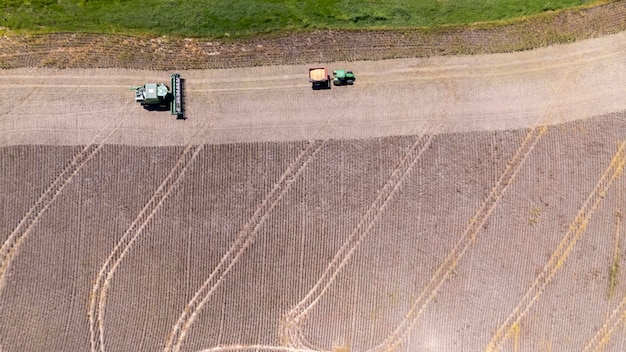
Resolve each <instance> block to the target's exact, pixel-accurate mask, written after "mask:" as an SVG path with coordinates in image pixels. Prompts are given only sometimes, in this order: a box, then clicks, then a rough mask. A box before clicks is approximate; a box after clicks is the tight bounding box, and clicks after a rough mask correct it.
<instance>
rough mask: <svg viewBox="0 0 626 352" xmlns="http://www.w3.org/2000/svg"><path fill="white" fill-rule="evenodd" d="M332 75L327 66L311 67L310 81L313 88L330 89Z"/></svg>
mask: <svg viewBox="0 0 626 352" xmlns="http://www.w3.org/2000/svg"><path fill="white" fill-rule="evenodd" d="M330 81H331V79H330V75H329V74H328V69H327V68H326V67H314V68H309V82H311V84H312V87H311V88H313V89H315V90H318V89H330V86H331V85H330Z"/></svg>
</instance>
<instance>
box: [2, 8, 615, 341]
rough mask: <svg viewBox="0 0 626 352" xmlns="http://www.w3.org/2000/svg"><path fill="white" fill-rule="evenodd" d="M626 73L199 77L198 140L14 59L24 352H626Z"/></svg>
mask: <svg viewBox="0 0 626 352" xmlns="http://www.w3.org/2000/svg"><path fill="white" fill-rule="evenodd" d="M606 8H609V9H612V11H611V12H610V13H611V14H616V16H618V17H615V18H620V17H619V16H621V15H619V13H620V12H619V11H623V9H624V2H617V3H613V4H610V5H604V6H601V7H599V8H598V9H599V10H597V9H596V10H593V9H585V10H577V11H582V12H581V13H585V15H584V16H582V15H581V18H583V17H584V18H587V17H590V18H593V17H594V16H596V14H597V13H601V11H604V10H602V9H606ZM594 11H598V12H594ZM555 16H557V18H562V17H558V16H573V15H572V13H571V12H568V13H566V14H555ZM618 22H619V21H618ZM606 23H608V24H609V27H610V24H611V23H612V22H610V21H608V22H606ZM620 23H621V24H619V25H623V23H622V22H620ZM416 33H417V32H416ZM599 33H603V32H599ZM69 36H70V37H72V36H74V35H69ZM82 36H84V37H82ZM87 37H88V35H76V37H73V38H87ZM7 38H9V39H7ZM15 38H17V37H15V36H11V37H5V38H4V39H3V40H4V43H6V42H7V40H15ZM37 38H39V39H41V38H48V39H49V38H56V37H54V36H48V37H46V36H41V37H38V36H34V37H30V39H24V41H22V39H19V40H17V42H18V43H28V40H31V39H33V40H36V39H37ZM37 40H38V39H37ZM46 40H47V39H46ZM272 40H274V39H272ZM52 43H53V42H52ZM70 44H71V43H70ZM2 45H5V44H2ZM12 45H13V44H12ZM19 45H22V44H19ZM19 45H18V46H19ZM34 45H35V46H28V45H27V44H25V46H24V47H29V48H33V47H36V44H34ZM45 45H52V44H45ZM71 45H74V44H71ZM233 45H235V44H233ZM237 45H239V44H237ZM15 47H16V46H13V47H12V48H15ZM163 47H164V48H167V45H164V46H163ZM3 48H7V47H6V46H3V47H2V48H0V52H2V50H4V49H3ZM625 48H626V32H620V33H615V34H610V35H605V36H602V37H599V38H595V39H587V40H580V41H578V42H576V43H572V44H567V45H557V46H551V47H547V48H541V49H537V50H532V51H526V52H519V53H501V54H490V55H473V56H463V55H460V56H444V57H441V56H438V57H428V58H425V57H421V58H420V57H418V58H404V59H393V60H378V61H358V62H356V61H354V62H348V61H339V62H333V63H332V64H329V66H330V65H332V66H333V67H335V66H337V67H336V68H347V69H353V70H354V71H355V73H356V75H357V81H356V82H355V84H354V85H353V86H349V87H333V88H332V89H331V90H330V91H313V90H312V89H311V86H310V83H308V82H307V78H308V77H307V72H308V71H307V67H308V66H307V65H306V64H304V62H305V61H306V60H303V61H302V62H293V61H289V63H290V65H280V66H271V65H270V66H263V67H238V68H230V69H223V70H181V71H180V72H181V74H182V77H183V78H184V79H185V80H186V81H185V88H186V90H185V91H186V93H185V98H186V100H185V106H186V107H187V108H186V112H185V115H186V117H187V120H176V119H175V117H174V116H171V115H170V114H169V112H158V111H144V110H142V109H141V107H140V106H139V105H138V104H136V103H135V102H134V101H133V100H132V92H131V91H129V90H128V88H129V87H132V86H135V85H138V84H142V83H145V82H149V81H160V80H165V81H166V80H167V79H168V78H169V73H168V72H165V71H161V72H159V71H139V70H131V69H129V68H125V67H126V66H125V65H126V64H124V62H125V61H119V60H117V61H115V60H113V61H111V66H107V65H100V64H99V63H98V64H96V62H97V61H92V59H91V56H89V55H86V56H82V57H83V58H85V61H83V62H82V64H84V66H86V67H82V68H71V69H70V68H65V69H59V68H58V67H70V66H72V65H74V64H78V63H79V62H81V61H80V60H81V59H80V57H81V56H80V55H76V56H74V58H76V60H75V61H72V60H73V59H70V56H68V55H64V56H63V55H61V56H62V57H64V58H65V59H64V60H66V61H60V62H62V63H66V62H73V63H74V64H72V65H66V64H60V65H57V66H58V67H57V68H50V67H47V68H46V67H40V66H47V65H44V64H42V62H43V61H41V60H42V57H44V56H46V55H53V56H54V55H56V54H50V53H52V52H54V50H53V49H51V48H50V47H48V48H44V49H41V48H40V49H37V50H43V51H42V52H47V53H48V54H42V56H38V55H39V52H36V51H29V54H25V55H26V56H24V57H28V58H31V59H32V60H33V61H26V62H27V63H28V62H30V63H31V64H27V65H26V66H33V67H24V66H25V65H23V64H13V63H12V62H13V61H11V60H13V59H12V57H13V56H11V55H8V54H6V52H5V53H4V54H0V55H4V56H0V58H2V60H3V61H2V63H3V65H4V67H11V68H10V69H6V70H3V71H2V74H1V75H0V85H1V86H2V87H3V89H2V90H0V111H2V113H1V114H0V163H1V165H2V167H0V209H3V211H2V212H0V241H1V243H2V247H1V248H0V350H2V351H92V352H96V351H155V350H156V351H158V350H163V351H206V352H209V351H212V352H216V351H285V352H288V351H289V352H296V351H299V352H313V351H333V352H348V351H372V352H373V351H376V352H380V351H402V352H413V351H437V352H447V351H477V350H483V351H556V350H562V351H573V350H582V351H596V350H604V351H623V350H624V348H625V347H626V335H624V334H623V333H621V332H622V331H623V329H624V319H623V317H624V316H625V314H626V286H625V285H624V282H626V279H624V277H625V276H624V271H623V267H624V264H623V263H624V259H623V258H624V256H625V254H626V253H625V252H624V248H626V243H625V241H626V239H625V237H626V236H624V226H623V214H624V213H626V203H625V202H624V200H623V193H624V190H625V189H626V178H624V177H623V169H624V167H625V166H626V140H625V138H624V136H626V123H625V122H626V102H625V101H624V99H623V97H624V96H626V95H625V93H626V92H625V90H626V86H625V85H624V84H623V82H625V81H626V50H625ZM29 50H32V49H29ZM18 52H19V51H18ZM66 54H67V52H66ZM20 55H21V54H20ZM105 56H106V55H105ZM47 57H48V58H50V57H52V56H47ZM54 57H56V56H54ZM147 57H151V55H148V56H147ZM246 60H247V59H246ZM289 60H291V59H289ZM307 60H308V59H307ZM131 61H132V60H131ZM55 62H56V61H55ZM85 62H91V64H85ZM129 62H130V61H129ZM242 62H243V61H242ZM7 63H8V64H7ZM100 63H101V62H100ZM249 63H250V62H247V64H246V65H248V64H249ZM273 63H274V64H276V63H277V62H275V61H274V62H273ZM82 64H81V65H82ZM92 64H93V65H95V66H98V68H94V67H90V65H92ZM178 65H179V63H176V64H175V66H177V67H180V66H178ZM238 65H239V64H235V65H233V66H238ZM242 65H243V64H242ZM34 66H37V67H34ZM52 66H55V65H52ZM340 66H341V67H340ZM107 67H108V68H107ZM200 68H202V67H200ZM320 106H323V107H324V108H321V109H320V108H319V107H320Z"/></svg>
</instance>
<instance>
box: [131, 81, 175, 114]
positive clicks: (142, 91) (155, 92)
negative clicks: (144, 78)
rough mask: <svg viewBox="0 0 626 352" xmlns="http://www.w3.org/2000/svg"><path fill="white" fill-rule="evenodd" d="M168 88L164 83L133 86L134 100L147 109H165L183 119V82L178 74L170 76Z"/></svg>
mask: <svg viewBox="0 0 626 352" xmlns="http://www.w3.org/2000/svg"><path fill="white" fill-rule="evenodd" d="M170 87H171V89H170V88H168V87H167V85H165V83H146V84H145V85H143V86H141V87H133V88H131V89H132V90H134V91H135V101H136V102H138V103H140V104H141V106H143V107H144V108H145V109H148V110H167V108H168V107H169V110H170V112H171V113H172V115H176V118H177V119H184V118H185V117H184V115H183V113H184V110H183V84H182V79H181V78H180V74H178V73H173V74H172V75H171V76H170Z"/></svg>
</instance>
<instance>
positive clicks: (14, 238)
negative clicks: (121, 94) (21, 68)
mask: <svg viewBox="0 0 626 352" xmlns="http://www.w3.org/2000/svg"><path fill="white" fill-rule="evenodd" d="M127 116H128V114H126V115H124V116H123V117H122V118H121V119H120V120H119V121H118V123H117V124H116V125H115V127H113V129H111V131H109V132H108V133H107V134H106V135H104V136H103V138H102V137H101V135H102V134H103V133H104V132H105V131H106V130H107V129H108V128H109V125H108V124H107V125H106V126H105V127H104V128H103V129H102V130H100V131H99V132H98V133H97V134H96V135H95V136H94V138H93V139H92V140H91V142H90V143H89V144H88V145H86V146H85V147H84V148H83V149H82V150H80V151H79V152H78V153H76V154H75V155H74V156H73V157H72V159H71V160H70V161H69V163H68V164H67V166H65V168H64V169H63V170H62V171H61V173H60V174H59V175H58V176H57V177H56V178H55V179H54V180H53V181H52V183H51V184H50V185H49V186H48V188H47V189H46V190H45V191H44V192H43V193H42V194H41V195H40V196H39V198H38V199H37V201H36V202H35V204H33V206H32V207H31V208H30V209H29V210H28V212H27V213H26V214H25V215H24V217H22V219H21V220H20V222H19V223H18V224H17V226H16V227H15V229H13V231H12V232H11V234H10V235H9V236H8V237H7V239H6V240H5V241H4V243H3V244H2V247H1V248H0V290H2V287H3V286H4V278H5V276H6V272H7V269H8V266H9V265H10V263H11V261H12V260H13V258H14V256H15V254H16V252H17V250H18V249H19V247H20V245H21V243H22V242H23V241H24V240H25V239H26V237H27V236H28V234H29V233H30V230H31V229H32V228H33V226H34V225H35V224H36V223H37V222H38V221H39V220H40V219H41V217H42V216H43V214H44V213H45V212H46V211H47V210H48V208H49V207H50V205H51V204H52V203H53V202H54V200H55V199H56V197H57V196H58V195H59V194H60V193H61V192H62V191H63V189H64V188H65V186H66V185H67V184H69V183H70V182H71V181H72V179H73V178H74V177H75V176H76V175H77V174H78V172H79V171H80V169H81V168H82V167H83V166H84V165H85V164H86V163H87V162H88V161H89V160H91V158H93V157H94V156H95V155H96V154H98V153H99V152H100V150H101V149H102V147H103V146H104V143H105V142H106V141H107V140H108V139H109V138H110V137H111V136H112V135H113V134H114V133H115V132H116V131H117V130H118V129H119V128H120V126H121V125H122V123H123V122H124V120H125V119H126V117H127Z"/></svg>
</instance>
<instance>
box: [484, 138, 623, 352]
mask: <svg viewBox="0 0 626 352" xmlns="http://www.w3.org/2000/svg"><path fill="white" fill-rule="evenodd" d="M625 148H626V142H622V143H621V144H620V146H619V148H618V150H617V152H616V154H615V155H614V156H613V159H612V160H611V162H610V164H609V166H608V167H607V169H606V170H605V171H604V173H603V174H602V176H601V177H600V180H599V181H598V183H597V184H596V186H595V187H594V189H593V191H592V192H591V194H589V196H588V197H587V199H586V200H585V202H584V203H583V205H582V206H581V207H580V208H579V210H578V212H577V215H576V217H575V218H574V220H573V221H572V222H571V223H570V225H569V228H568V231H567V232H566V234H565V236H564V238H563V240H562V241H561V242H560V243H559V245H558V246H557V248H556V250H555V251H554V252H553V253H552V255H551V257H550V259H549V260H548V263H547V264H546V265H545V266H544V267H543V269H542V271H541V273H539V275H538V276H537V277H536V279H535V281H534V282H533V284H532V285H531V287H530V289H529V290H528V291H527V292H526V294H525V295H524V297H523V298H522V299H521V301H520V302H519V304H518V305H517V307H516V308H515V309H514V310H513V312H512V313H511V314H510V315H509V316H508V317H507V318H506V320H505V321H504V323H503V324H502V326H501V327H500V328H498V330H497V331H496V333H495V334H494V335H493V337H492V339H491V341H490V342H489V344H488V345H487V347H486V349H485V351H487V352H494V351H499V350H500V349H501V345H502V344H503V343H504V341H505V340H506V339H507V338H508V337H510V336H511V335H512V332H513V330H514V327H515V326H517V325H519V322H520V321H521V319H522V318H523V317H524V316H525V315H526V313H527V312H528V311H529V310H530V308H531V307H532V305H533V304H534V303H535V302H536V301H537V300H538V299H539V297H540V296H541V294H542V293H543V291H544V289H545V287H546V286H547V285H548V283H549V282H550V281H551V279H552V278H553V277H554V275H556V273H557V272H558V270H559V269H560V268H561V267H562V266H563V265H564V264H565V261H566V260H567V258H568V257H569V255H570V253H571V251H572V250H573V248H574V247H575V245H576V243H577V242H578V240H579V239H580V237H581V236H582V234H583V233H584V232H585V230H586V229H587V225H588V223H589V220H590V219H591V216H592V215H593V212H594V211H595V210H596V208H597V207H598V206H599V205H600V203H601V202H602V199H603V198H604V196H605V194H606V192H607V191H608V189H609V188H610V186H611V184H612V183H613V182H614V181H615V180H616V179H617V178H618V177H619V176H620V175H621V173H622V171H623V168H624V164H625V163H626V155H625V154H624V151H625Z"/></svg>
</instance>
